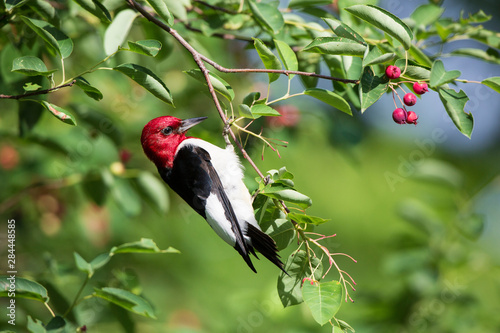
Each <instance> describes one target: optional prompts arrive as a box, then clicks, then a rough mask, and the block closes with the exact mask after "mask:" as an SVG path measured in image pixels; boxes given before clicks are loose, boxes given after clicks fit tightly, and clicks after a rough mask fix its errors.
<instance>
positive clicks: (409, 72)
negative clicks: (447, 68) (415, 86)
mask: <svg viewBox="0 0 500 333" xmlns="http://www.w3.org/2000/svg"><path fill="white" fill-rule="evenodd" d="M405 63H406V61H405V60H404V59H398V60H397V61H396V62H395V63H394V65H395V66H398V67H399V68H404V67H405ZM404 76H405V77H409V78H411V79H414V80H419V81H421V80H425V81H428V80H429V79H430V78H431V70H430V69H429V68H427V67H423V66H420V65H417V64H416V63H415V62H413V61H409V62H408V66H407V67H406V72H405V75H404Z"/></svg>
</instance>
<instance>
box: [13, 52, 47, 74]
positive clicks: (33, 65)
mask: <svg viewBox="0 0 500 333" xmlns="http://www.w3.org/2000/svg"><path fill="white" fill-rule="evenodd" d="M55 71H57V69H51V70H50V71H49V70H47V67H46V66H45V64H44V63H43V61H42V60H41V59H39V58H37V57H33V56H25V57H20V58H16V59H14V61H13V62H12V72H16V73H21V74H24V75H28V76H37V75H42V76H49V75H50V74H52V73H54V72H55Z"/></svg>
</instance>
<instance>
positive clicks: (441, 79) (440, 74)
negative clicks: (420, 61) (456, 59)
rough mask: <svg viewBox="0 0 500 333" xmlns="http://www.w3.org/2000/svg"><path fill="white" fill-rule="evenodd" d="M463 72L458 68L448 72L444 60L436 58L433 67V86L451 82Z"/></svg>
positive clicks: (431, 83)
mask: <svg viewBox="0 0 500 333" xmlns="http://www.w3.org/2000/svg"><path fill="white" fill-rule="evenodd" d="M461 74H462V73H460V71H457V70H453V71H449V72H447V71H446V70H445V69H444V65H443V62H442V61H441V60H436V61H435V62H434V64H433V65H432V68H431V80H430V82H429V83H430V86H431V87H438V86H442V85H443V84H446V83H450V82H452V81H454V80H455V79H456V78H458V77H459V76H460V75H461Z"/></svg>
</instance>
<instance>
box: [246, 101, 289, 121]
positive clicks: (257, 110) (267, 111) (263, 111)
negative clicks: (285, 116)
mask: <svg viewBox="0 0 500 333" xmlns="http://www.w3.org/2000/svg"><path fill="white" fill-rule="evenodd" d="M250 112H252V115H253V116H254V118H259V117H260V116H274V117H276V116H281V114H280V113H279V112H278V111H276V110H275V109H273V108H272V107H270V106H267V105H265V104H254V105H252V107H251V108H250Z"/></svg>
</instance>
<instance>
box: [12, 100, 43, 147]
mask: <svg viewBox="0 0 500 333" xmlns="http://www.w3.org/2000/svg"><path fill="white" fill-rule="evenodd" d="M18 105H19V112H18V115H19V136H20V137H22V138H26V137H28V136H31V135H33V134H32V129H33V128H34V127H35V126H36V124H37V123H38V122H39V121H40V118H41V117H42V115H43V114H44V113H45V109H44V107H43V106H42V105H40V103H38V102H35V101H32V100H20V101H19V103H18ZM28 134H30V135H28Z"/></svg>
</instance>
